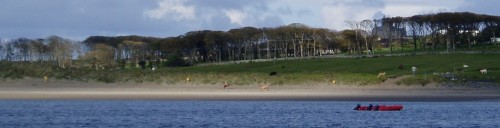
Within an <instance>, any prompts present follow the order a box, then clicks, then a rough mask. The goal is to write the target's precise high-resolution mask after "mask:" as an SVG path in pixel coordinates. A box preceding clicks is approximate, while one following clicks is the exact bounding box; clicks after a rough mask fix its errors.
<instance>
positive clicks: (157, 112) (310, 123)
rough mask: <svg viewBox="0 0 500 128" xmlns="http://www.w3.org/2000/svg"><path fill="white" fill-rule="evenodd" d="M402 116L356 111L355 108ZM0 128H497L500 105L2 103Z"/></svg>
mask: <svg viewBox="0 0 500 128" xmlns="http://www.w3.org/2000/svg"><path fill="white" fill-rule="evenodd" d="M370 103H371V104H401V105H404V109H403V110H402V111H354V110H352V108H354V107H355V105H356V104H362V105H368V104H370ZM0 127H2V128H5V127H29V128H33V127H50V128H53V127H147V128H151V127H189V128H196V127H214V128H221V127H251V128H254V127H284V128H291V127H492V128H498V127H500V102H499V101H481V102H479V101H478V102H355V101H350V102H346V101H162V100H0Z"/></svg>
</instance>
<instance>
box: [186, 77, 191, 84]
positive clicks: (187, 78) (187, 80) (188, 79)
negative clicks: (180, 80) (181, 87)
mask: <svg viewBox="0 0 500 128" xmlns="http://www.w3.org/2000/svg"><path fill="white" fill-rule="evenodd" d="M189 81H191V79H190V78H189V76H188V77H186V84H189Z"/></svg>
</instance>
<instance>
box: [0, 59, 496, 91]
mask: <svg viewBox="0 0 500 128" xmlns="http://www.w3.org/2000/svg"><path fill="white" fill-rule="evenodd" d="M400 64H402V65H404V69H403V70H400V69H398V66H399V65H400ZM463 64H467V65H469V68H466V69H464V70H463V71H458V69H459V68H462V65H463ZM411 66H416V67H417V68H418V75H417V77H415V78H417V79H416V80H415V78H414V79H413V81H414V82H413V83H419V81H422V79H424V78H431V79H432V80H440V79H439V78H440V77H437V76H435V75H432V74H433V73H444V72H451V73H455V75H456V76H460V77H461V78H464V79H466V80H495V81H496V82H500V55H498V54H497V55H493V54H476V55H470V54H469V55H467V54H453V55H419V56H397V57H378V58H358V59H357V58H350V59H342V58H331V59H307V60H286V61H276V62H258V63H257V62H254V63H243V64H231V65H212V66H193V67H182V68H160V69H159V70H157V71H155V72H153V71H151V70H142V69H126V70H99V71H95V70H89V69H71V70H67V69H59V68H54V67H52V68H47V67H43V68H40V65H39V64H35V65H33V64H31V65H28V64H5V63H3V64H2V67H0V68H2V70H0V76H2V77H4V78H20V76H21V77H22V76H28V77H36V78H42V77H43V76H44V75H45V74H48V75H49V76H50V77H51V78H60V79H76V80H83V81H86V80H98V81H105V82H122V81H136V82H144V81H149V82H156V83H168V84H174V83H184V82H186V81H185V80H186V78H187V77H190V79H191V83H202V84H220V83H224V82H225V81H227V82H229V83H232V84H236V85H248V84H257V83H271V84H274V85H289V84H315V83H324V84H328V83H329V82H330V81H331V80H336V81H337V83H339V84H354V85H368V84H378V83H380V82H382V79H378V78H377V74H378V73H379V72H386V73H387V74H386V75H387V76H388V77H395V76H400V75H410V74H411ZM481 68H487V69H488V74H486V75H481V74H480V73H479V69H481ZM272 71H275V72H278V75H277V76H272V77H270V76H269V73H270V72H272ZM425 80H427V79H425ZM415 81H416V82H415ZM410 84H411V83H410Z"/></svg>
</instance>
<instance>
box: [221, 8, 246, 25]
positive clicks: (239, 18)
mask: <svg viewBox="0 0 500 128" xmlns="http://www.w3.org/2000/svg"><path fill="white" fill-rule="evenodd" d="M223 12H224V14H225V15H226V16H227V17H228V18H229V20H231V23H233V24H238V25H240V26H243V25H244V24H243V21H244V20H245V19H246V18H247V14H245V13H244V12H242V11H238V10H234V9H231V10H224V11H223Z"/></svg>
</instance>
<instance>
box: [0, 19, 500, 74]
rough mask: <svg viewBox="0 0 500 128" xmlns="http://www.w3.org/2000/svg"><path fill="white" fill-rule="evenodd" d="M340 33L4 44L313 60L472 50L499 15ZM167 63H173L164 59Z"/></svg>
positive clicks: (124, 58) (158, 59)
mask: <svg viewBox="0 0 500 128" xmlns="http://www.w3.org/2000/svg"><path fill="white" fill-rule="evenodd" d="M345 23H346V25H347V26H348V27H349V29H346V30H342V31H335V30H330V29H325V28H312V27H309V26H307V25H304V24H300V23H293V24H290V25H285V26H279V27H274V28H255V27H243V28H236V29H231V30H229V31H211V30H201V31H191V32H187V33H186V34H183V35H180V36H176V37H167V38H157V37H143V36H118V37H106V36H90V37H88V38H87V39H85V40H84V41H81V42H79V41H71V40H69V39H64V38H61V37H58V36H50V37H48V38H45V39H27V38H19V39H15V40H10V41H5V42H2V43H1V44H2V45H0V51H1V52H0V59H1V60H4V61H27V62H34V61H46V62H51V63H52V64H54V65H57V66H59V67H63V68H65V67H71V66H73V67H74V66H77V67H92V68H96V69H102V68H115V67H126V66H131V67H143V68H145V67H147V66H149V67H156V66H162V65H165V64H163V63H165V62H168V60H171V62H172V63H173V62H174V61H175V63H174V64H171V66H185V65H190V64H196V63H206V62H222V61H238V60H254V59H274V58H289V57H312V56H322V55H325V54H335V53H348V54H365V53H366V54H369V53H371V52H373V51H375V50H377V49H381V48H387V49H390V52H394V51H393V49H395V48H397V47H399V48H401V50H403V48H402V47H404V46H408V47H412V48H413V49H414V50H415V51H417V50H442V49H444V50H447V51H453V50H455V49H458V48H462V49H467V48H469V49H470V48H471V47H473V46H479V45H485V44H490V43H493V42H492V40H491V39H492V38H497V37H496V36H497V35H498V34H499V32H500V27H499V23H500V17H498V16H491V15H484V14H474V13H469V12H444V13H436V14H425V15H415V16H411V17H384V18H381V19H367V20H362V21H346V22H345ZM167 65H168V64H167Z"/></svg>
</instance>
